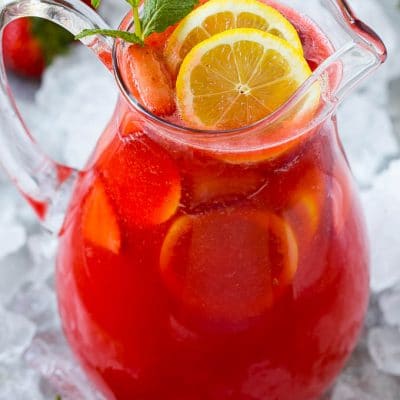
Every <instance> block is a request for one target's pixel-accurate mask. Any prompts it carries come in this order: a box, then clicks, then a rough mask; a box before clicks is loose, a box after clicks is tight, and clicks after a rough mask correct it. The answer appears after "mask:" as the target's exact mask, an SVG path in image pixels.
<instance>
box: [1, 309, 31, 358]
mask: <svg viewBox="0 0 400 400" xmlns="http://www.w3.org/2000/svg"><path fill="white" fill-rule="evenodd" d="M0 321H1V325H0V362H3V363H4V362H11V361H14V360H16V359H18V358H19V357H20V356H21V354H22V353H23V352H24V351H25V350H26V349H27V348H28V346H29V344H30V343H31V341H32V338H33V336H34V334H35V325H34V324H33V323H32V322H31V321H29V320H28V319H26V318H25V317H23V316H22V315H18V314H13V313H10V312H8V311H6V310H5V309H2V308H0Z"/></svg>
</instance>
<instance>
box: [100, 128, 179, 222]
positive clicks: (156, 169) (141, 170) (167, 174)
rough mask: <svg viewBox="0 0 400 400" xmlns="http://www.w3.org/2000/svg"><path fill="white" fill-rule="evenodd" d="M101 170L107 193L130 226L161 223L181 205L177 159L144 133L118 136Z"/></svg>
mask: <svg viewBox="0 0 400 400" xmlns="http://www.w3.org/2000/svg"><path fill="white" fill-rule="evenodd" d="M111 146H112V147H110V148H109V150H108V154H109V155H110V156H109V157H107V158H105V159H104V160H103V161H102V163H103V164H102V165H99V170H100V171H101V174H102V176H103V179H104V182H105V186H106V191H107V194H109V196H110V198H111V199H112V201H113V204H115V207H116V210H117V211H118V214H119V215H120V217H121V218H123V220H124V222H125V223H126V224H127V225H128V226H136V227H137V226H140V227H145V226H149V225H158V224H161V223H163V222H165V221H167V220H168V219H169V218H171V217H172V216H173V215H174V214H175V212H176V210H177V209H178V207H179V201H180V196H181V182H180V175H179V171H178V169H177V166H176V164H175V162H174V160H173V159H172V158H171V157H170V156H169V154H168V153H167V152H166V151H165V150H164V149H163V148H162V147H161V146H159V145H157V144H156V143H154V142H152V141H151V140H150V139H149V138H148V137H146V136H144V135H140V134H139V135H135V136H132V138H130V139H129V140H121V139H120V138H119V137H117V138H115V140H114V142H113V143H112V144H111Z"/></svg>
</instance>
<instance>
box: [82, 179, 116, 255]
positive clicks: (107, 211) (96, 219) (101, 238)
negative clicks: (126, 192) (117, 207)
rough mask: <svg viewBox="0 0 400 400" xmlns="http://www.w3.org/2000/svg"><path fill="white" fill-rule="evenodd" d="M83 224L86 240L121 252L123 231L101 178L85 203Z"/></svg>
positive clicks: (113, 251)
mask: <svg viewBox="0 0 400 400" xmlns="http://www.w3.org/2000/svg"><path fill="white" fill-rule="evenodd" d="M82 225H83V235H84V237H85V239H86V240H88V241H90V242H91V243H92V244H94V245H96V246H99V247H102V248H104V249H107V250H109V251H111V252H112V253H115V254H118V253H119V251H120V248H121V232H120V229H119V226H118V221H117V217H116V215H115V212H114V210H113V207H112V205H111V204H110V201H109V199H108V197H107V194H106V192H105V190H104V186H103V184H102V183H101V182H100V181H99V180H97V181H96V182H95V184H94V186H93V188H92V189H91V191H90V193H89V196H88V197H87V199H86V202H85V204H84V208H83V216H82Z"/></svg>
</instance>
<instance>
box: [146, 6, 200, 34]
mask: <svg viewBox="0 0 400 400" xmlns="http://www.w3.org/2000/svg"><path fill="white" fill-rule="evenodd" d="M197 3H198V0H146V1H145V3H144V10H143V19H142V29H143V36H142V37H143V38H146V37H147V36H149V35H151V34H152V33H153V32H164V31H165V30H166V29H167V28H168V27H169V26H171V25H174V24H176V23H177V22H179V21H180V20H181V19H182V18H184V17H186V15H188V14H189V13H190V12H191V11H192V10H193V8H194V6H195V5H196V4H197Z"/></svg>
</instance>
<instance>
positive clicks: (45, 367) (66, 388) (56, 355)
mask: <svg viewBox="0 0 400 400" xmlns="http://www.w3.org/2000/svg"><path fill="white" fill-rule="evenodd" d="M25 360H26V361H27V363H28V364H29V365H30V366H31V367H33V368H34V369H36V370H37V371H38V372H40V374H41V375H42V376H43V377H44V378H45V379H46V381H47V382H48V383H49V384H50V385H51V386H52V387H54V389H55V390H56V391H57V393H60V395H61V396H62V399H63V400H77V399H82V400H83V399H84V400H105V399H104V398H103V397H102V396H101V395H100V394H99V393H97V392H96V391H95V390H94V389H93V388H92V387H91V385H90V383H89V382H88V381H87V379H86V377H85V376H84V374H83V372H82V371H81V369H80V367H79V366H78V365H77V363H76V361H75V360H74V358H73V357H72V355H71V353H70V350H69V349H68V347H67V344H66V342H65V340H64V337H63V334H62V333H61V331H54V332H47V333H43V334H40V335H38V337H36V338H35V339H34V340H33V342H32V345H31V346H30V348H29V350H28V351H27V352H26V353H25Z"/></svg>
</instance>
